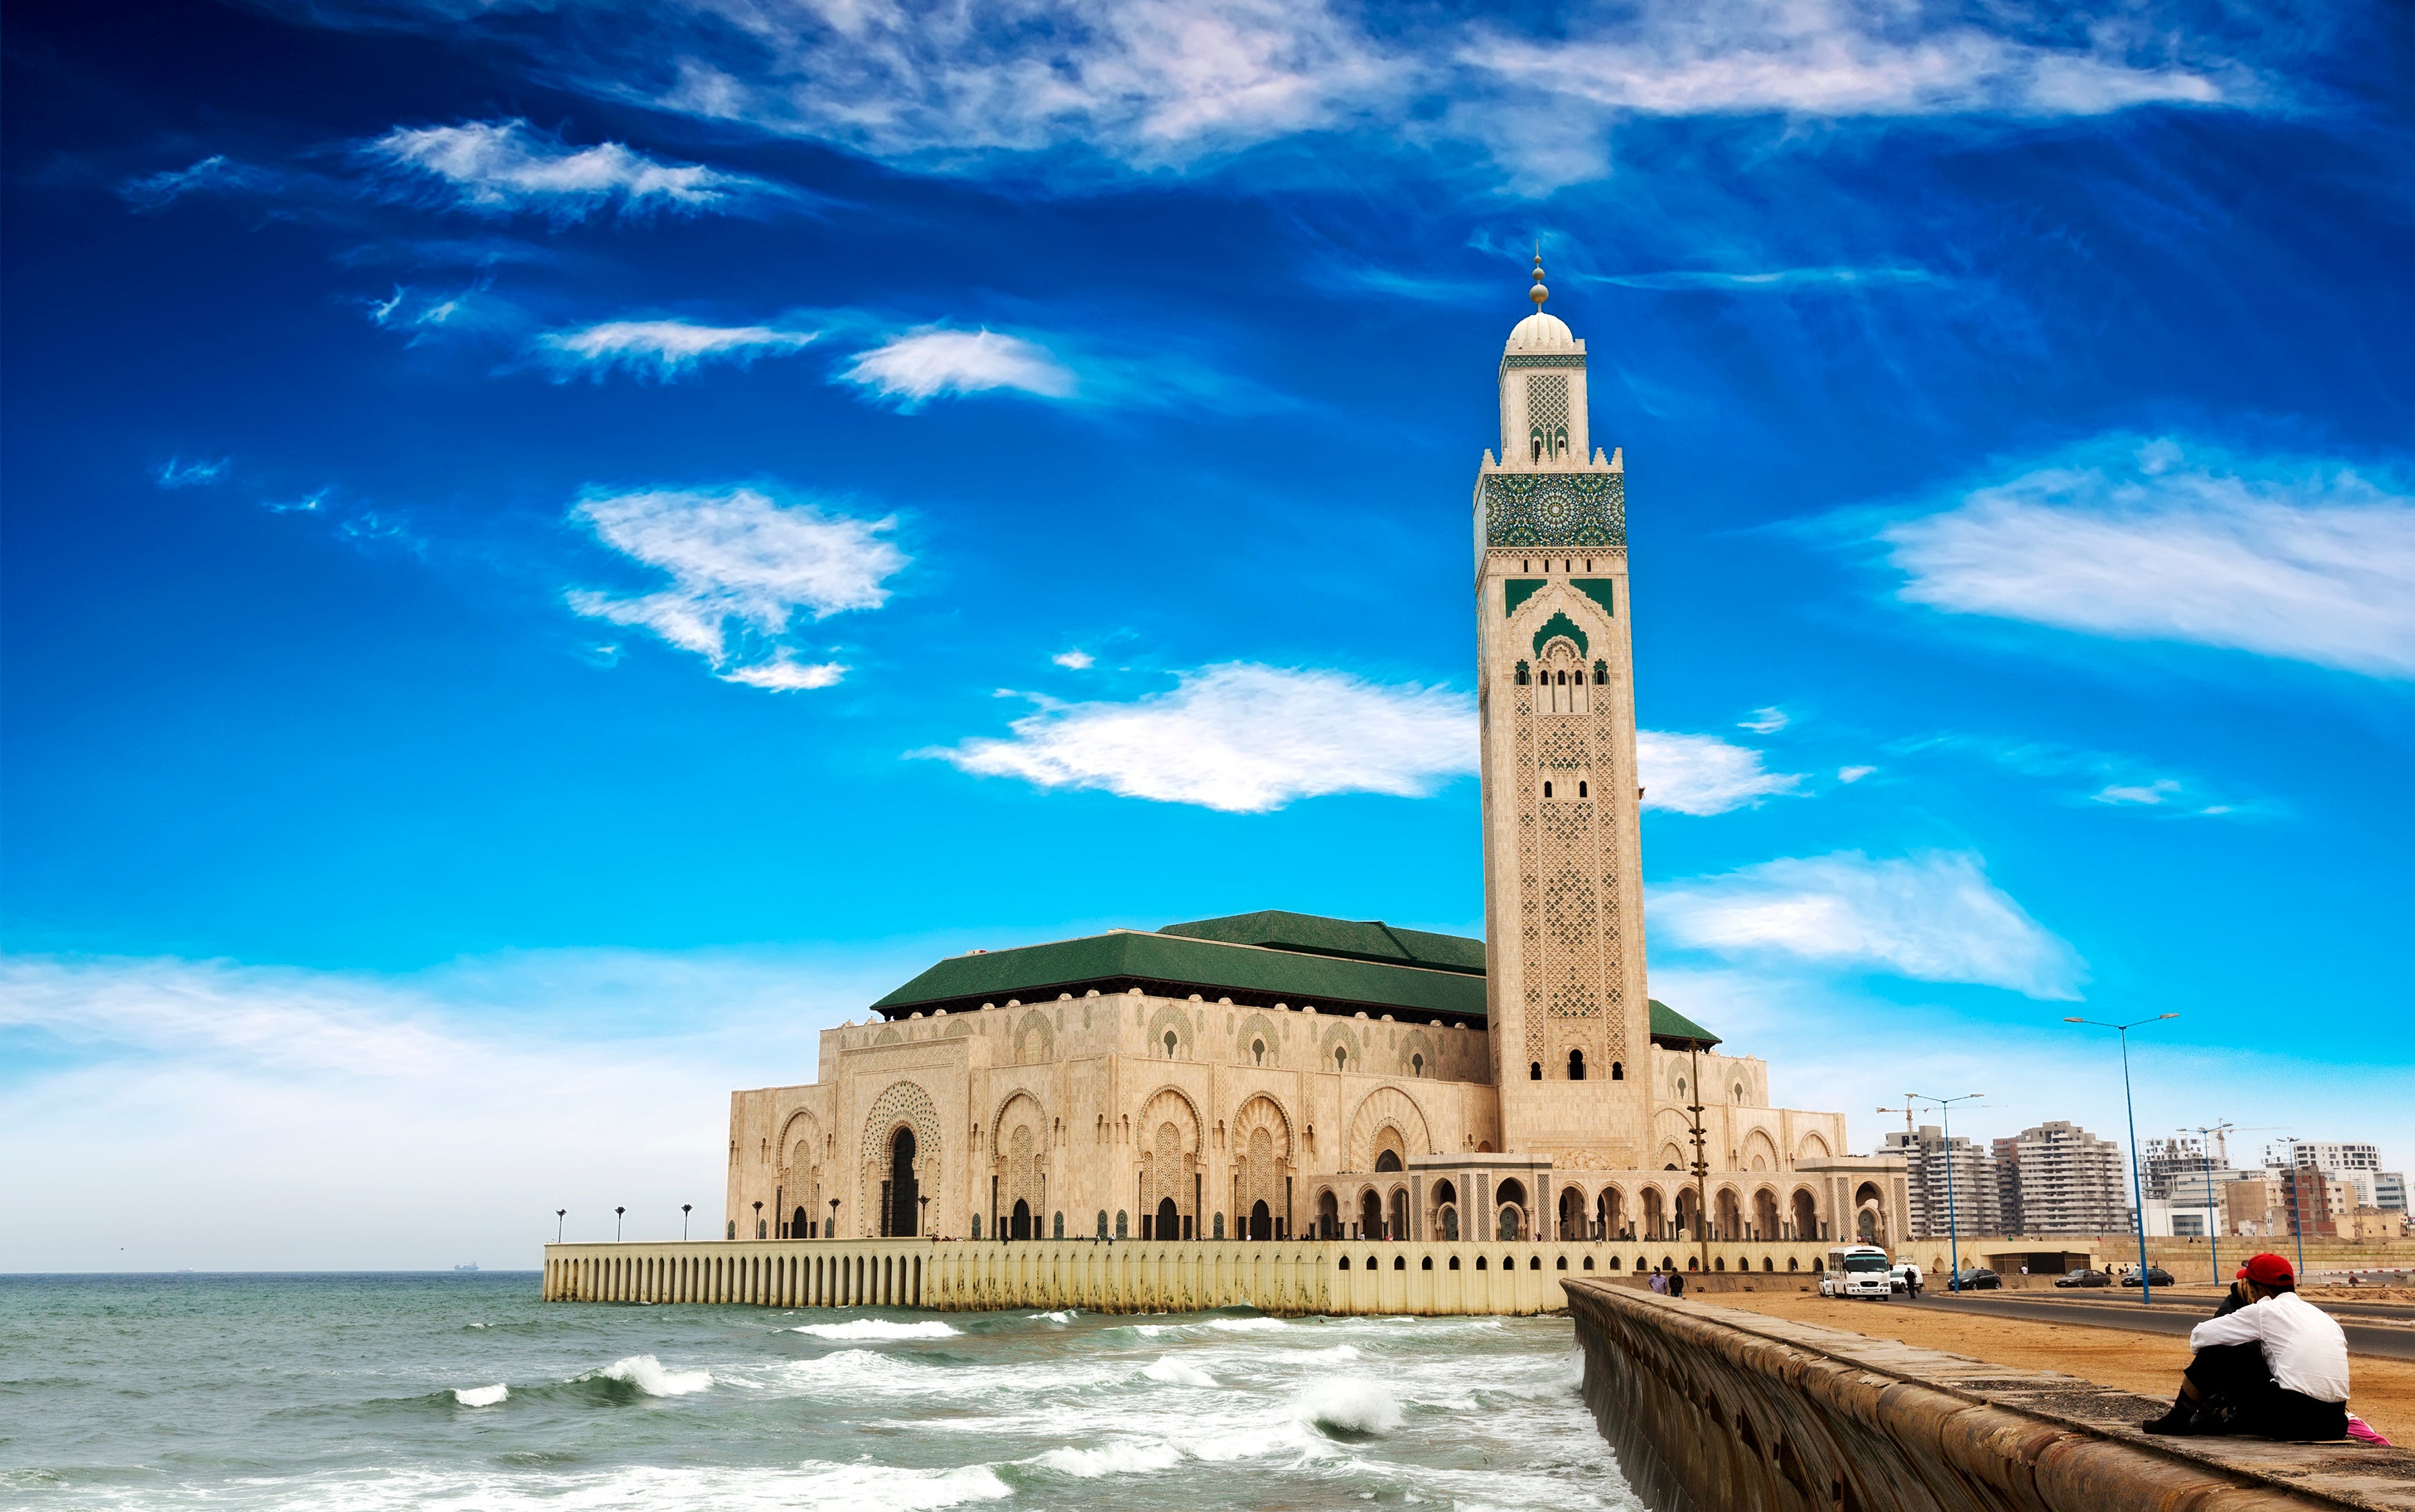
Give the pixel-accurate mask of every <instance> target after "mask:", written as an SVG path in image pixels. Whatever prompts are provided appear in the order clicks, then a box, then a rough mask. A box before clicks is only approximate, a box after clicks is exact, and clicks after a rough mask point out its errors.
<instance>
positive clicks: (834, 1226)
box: [822, 1197, 838, 1239]
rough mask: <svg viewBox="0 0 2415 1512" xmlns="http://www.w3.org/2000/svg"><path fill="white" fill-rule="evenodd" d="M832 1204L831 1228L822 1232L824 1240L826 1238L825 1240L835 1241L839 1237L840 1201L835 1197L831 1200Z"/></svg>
mask: <svg viewBox="0 0 2415 1512" xmlns="http://www.w3.org/2000/svg"><path fill="white" fill-rule="evenodd" d="M830 1203H831V1220H830V1227H828V1228H826V1229H824V1230H822V1237H823V1238H825V1239H835V1238H837V1237H838V1199H837V1198H835V1197H833V1198H832V1199H831V1200H830Z"/></svg>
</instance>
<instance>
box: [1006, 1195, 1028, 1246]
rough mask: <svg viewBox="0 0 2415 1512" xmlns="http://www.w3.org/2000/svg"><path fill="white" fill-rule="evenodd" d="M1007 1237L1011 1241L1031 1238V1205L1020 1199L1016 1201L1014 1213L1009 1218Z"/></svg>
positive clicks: (1007, 1221)
mask: <svg viewBox="0 0 2415 1512" xmlns="http://www.w3.org/2000/svg"><path fill="white" fill-rule="evenodd" d="M1006 1236H1007V1237H1008V1238H1010V1239H1027V1238H1030V1237H1031V1205H1030V1204H1029V1203H1027V1202H1025V1201H1024V1200H1023V1199H1022V1198H1020V1197H1017V1198H1016V1199H1015V1200H1014V1211H1013V1212H1012V1213H1011V1214H1009V1215H1008V1217H1007V1220H1006Z"/></svg>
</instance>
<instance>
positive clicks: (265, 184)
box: [117, 153, 287, 211]
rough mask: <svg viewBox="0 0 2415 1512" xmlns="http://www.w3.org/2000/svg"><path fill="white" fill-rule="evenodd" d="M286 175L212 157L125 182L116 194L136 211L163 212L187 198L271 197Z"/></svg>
mask: <svg viewBox="0 0 2415 1512" xmlns="http://www.w3.org/2000/svg"><path fill="white" fill-rule="evenodd" d="M286 179H287V175H286V174H284V173H281V172H278V171H277V170H276V169H273V168H263V167H261V166H259V165H258V164H256V163H246V162H238V161H236V160H235V159H234V158H232V157H227V156H226V155H225V154H223V153H214V154H212V155H211V156H209V157H204V158H203V159H202V160H201V161H199V162H197V163H194V164H192V165H191V166H189V167H187V168H168V169H162V170H160V171H159V172H156V173H144V174H143V175H142V176H140V177H138V178H130V179H128V180H127V181H126V182H125V183H123V184H120V185H119V186H118V187H117V192H118V194H119V196H120V197H121V198H123V199H124V200H125V201H126V202H128V203H129V204H131V205H132V206H133V207H134V208H135V210H137V211H154V210H164V209H166V208H167V207H168V206H170V205H172V204H173V203H175V202H177V201H178V200H181V199H183V198H185V197H186V196H187V195H188V194H274V193H276V192H277V191H278V189H279V188H281V187H284V185H285V183H286Z"/></svg>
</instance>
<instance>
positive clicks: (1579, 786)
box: [1577, 783, 1592, 798]
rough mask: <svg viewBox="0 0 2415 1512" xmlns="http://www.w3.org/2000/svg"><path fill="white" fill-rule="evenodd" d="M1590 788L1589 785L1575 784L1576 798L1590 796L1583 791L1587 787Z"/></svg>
mask: <svg viewBox="0 0 2415 1512" xmlns="http://www.w3.org/2000/svg"><path fill="white" fill-rule="evenodd" d="M1589 786H1592V785H1591V784H1590V783H1579V784H1577V796H1578V797H1579V798H1585V797H1588V796H1590V795H1589V794H1587V792H1586V791H1585V789H1586V788H1587V787H1589Z"/></svg>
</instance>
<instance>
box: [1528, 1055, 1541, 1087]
mask: <svg viewBox="0 0 2415 1512" xmlns="http://www.w3.org/2000/svg"><path fill="white" fill-rule="evenodd" d="M1542 1079H1543V1063H1542V1062H1541V1061H1539V1060H1538V1061H1536V1062H1534V1063H1533V1064H1531V1065H1529V1066H1528V1067H1527V1068H1526V1080H1528V1081H1530V1082H1539V1081H1541V1080H1542Z"/></svg>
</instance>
